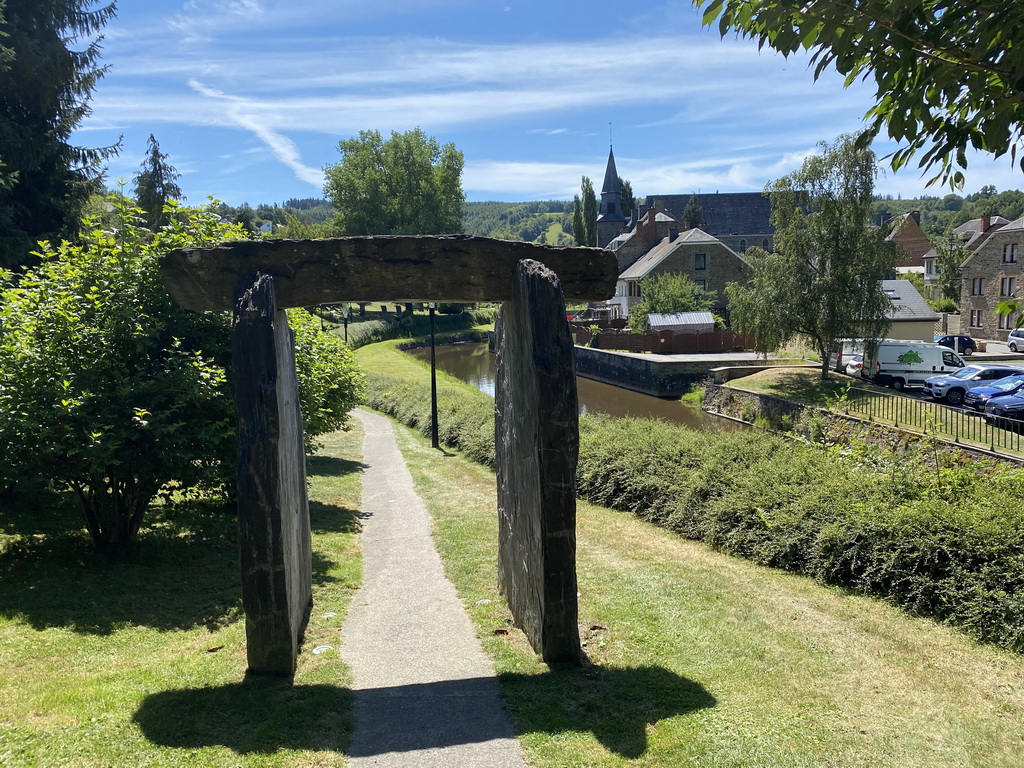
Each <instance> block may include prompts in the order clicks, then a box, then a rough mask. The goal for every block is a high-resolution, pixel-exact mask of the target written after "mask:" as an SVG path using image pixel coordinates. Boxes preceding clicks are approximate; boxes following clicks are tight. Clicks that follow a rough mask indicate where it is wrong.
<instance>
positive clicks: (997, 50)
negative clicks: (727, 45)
mask: <svg viewBox="0 0 1024 768" xmlns="http://www.w3.org/2000/svg"><path fill="white" fill-rule="evenodd" d="M693 4H694V5H695V6H697V7H704V9H705V10H704V23H705V24H708V25H710V24H712V23H714V22H715V20H716V19H717V21H718V28H719V31H720V32H721V34H722V35H723V36H724V35H725V34H726V33H727V32H728V31H729V30H734V31H736V32H737V33H739V34H741V35H743V36H745V37H749V38H752V39H754V40H756V41H757V43H758V45H759V46H761V47H763V46H768V47H769V48H773V49H775V50H776V51H780V52H781V53H783V54H786V55H789V54H792V53H795V52H797V51H800V50H807V51H811V52H812V55H811V63H812V64H813V65H814V77H815V78H817V77H819V76H820V75H821V73H822V72H824V71H825V70H827V69H830V68H834V69H835V70H836V71H837V72H839V73H840V74H842V75H845V76H846V85H847V86H849V85H850V84H852V83H853V82H855V81H856V80H860V79H868V78H873V79H874V81H875V87H876V94H875V95H876V99H877V103H876V104H875V106H874V107H872V108H871V109H870V110H869V111H868V114H867V117H868V118H869V119H870V120H871V126H870V130H869V131H868V132H866V133H865V134H863V137H862V146H863V144H865V143H866V142H867V141H869V140H870V139H871V138H873V137H874V136H875V135H877V134H878V133H880V132H881V131H882V130H883V129H884V130H885V131H886V132H887V133H888V135H889V136H890V137H892V138H893V139H895V140H896V141H898V142H901V143H904V144H905V146H903V147H901V148H900V149H899V150H897V151H896V152H895V153H893V155H892V167H893V168H894V169H898V168H901V167H902V166H904V165H906V164H907V163H908V162H909V161H910V160H911V158H913V157H914V155H915V154H917V153H918V152H921V151H923V155H922V156H921V158H920V161H919V165H920V166H921V167H922V168H925V169H932V168H937V169H938V173H937V174H936V176H935V177H934V178H933V179H932V181H935V180H936V179H940V178H941V179H942V180H944V181H949V182H951V183H953V184H954V185H956V184H960V183H962V181H963V173H962V169H963V168H966V166H967V156H966V151H967V149H968V148H972V147H973V148H975V149H980V150H984V151H987V152H991V153H993V154H995V155H996V156H1000V155H1003V154H1005V153H1007V152H1009V153H1010V155H1011V157H1012V158H1013V160H1014V162H1017V150H1018V148H1019V146H1020V141H1021V140H1022V139H1024V35H1022V32H1021V30H1024V3H1021V2H1020V0H906V1H905V2H892V0H693ZM1019 163H1020V167H1021V169H1022V170H1024V157H1021V158H1020V161H1019Z"/></svg>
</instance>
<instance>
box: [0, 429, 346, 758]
mask: <svg viewBox="0 0 1024 768" xmlns="http://www.w3.org/2000/svg"><path fill="white" fill-rule="evenodd" d="M358 429H359V427H358V423H357V425H356V428H355V429H353V431H352V432H349V433H337V434H335V435H331V436H329V437H328V438H327V440H326V443H327V445H326V448H325V450H324V453H323V454H322V455H321V456H319V457H317V458H314V459H313V460H312V463H311V466H310V478H311V481H312V488H311V505H310V508H311V515H312V522H313V528H314V542H313V546H314V564H313V565H314V576H313V578H314V608H313V613H312V616H311V619H310V625H309V628H308V630H307V634H306V642H305V645H304V647H303V652H302V655H301V657H300V660H299V671H298V674H297V675H296V679H295V686H294V687H289V686H287V685H285V684H283V683H281V682H280V681H275V680H254V681H249V682H247V683H246V684H245V685H242V682H243V678H244V672H245V667H246V661H245V645H244V641H245V629H244V623H243V622H242V621H240V586H239V581H238V554H237V545H236V543H235V542H236V535H235V534H236V523H235V517H234V515H233V514H230V513H226V512H225V511H224V510H223V509H222V508H217V507H212V506H207V507H204V506H202V505H191V506H189V507H186V508H179V509H176V510H174V512H173V520H165V519H162V518H161V515H160V510H156V511H154V512H153V513H151V518H150V523H149V527H148V528H147V529H146V530H145V531H144V533H143V537H142V539H141V541H140V542H139V545H138V547H137V550H136V552H135V554H134V556H133V558H132V559H131V560H130V561H129V562H121V563H108V562H106V561H103V560H101V559H98V558H97V557H96V556H95V555H93V553H92V551H91V546H90V544H89V542H88V540H87V539H86V537H85V536H84V535H83V534H81V533H72V534H68V533H67V532H66V531H68V530H73V529H74V528H77V527H78V526H80V525H81V523H80V522H79V521H78V519H77V514H78V513H76V512H75V510H73V509H69V510H64V511H61V510H47V511H46V517H45V518H40V517H38V515H39V510H36V509H23V510H19V509H12V508H7V509H5V510H4V513H3V514H2V515H0V669H3V670H4V674H3V676H2V677H0V765H3V766H5V768H6V767H7V766H10V768H18V767H20V766H65V765H67V766H76V768H77V767H78V766H112V765H124V766H139V765H146V766H211V765H216V766H227V765H232V766H235V765H238V766H326V765H340V764H343V763H344V757H343V756H342V751H343V749H344V747H345V745H346V744H347V738H348V737H347V733H348V730H349V727H350V715H349V710H348V699H349V692H348V689H347V688H346V687H345V683H346V682H347V677H346V675H347V673H346V671H345V669H344V667H342V666H341V664H340V661H339V660H338V657H337V650H336V649H337V646H338V640H339V638H338V633H339V628H340V626H341V622H342V620H343V618H344V612H345V608H346V607H347V605H348V602H349V600H350V598H351V595H352V594H353V592H354V590H355V589H356V587H357V586H358V583H359V581H360V579H361V566H360V560H359V545H358V537H357V534H356V531H357V528H358V523H357V517H356V510H357V509H358V505H359V498H360V475H359V472H358V471H357V467H358V465H357V464H355V463H353V461H354V460H355V459H353V460H347V459H342V458H336V457H340V456H341V455H343V454H344V455H347V456H352V457H357V456H358V452H359V446H360V445H361V432H359V431H358ZM19 511H23V512H24V513H25V515H24V516H21V515H19V514H18V513H19ZM33 517H35V518H36V520H40V519H42V521H43V522H42V523H41V525H42V526H43V527H42V528H40V527H39V526H40V524H39V523H36V522H34V521H33V520H32V518H33ZM327 612H335V613H336V614H337V615H336V616H334V617H327V616H325V613H327ZM318 645H331V646H333V647H334V648H335V650H333V651H330V652H328V653H324V654H320V655H313V654H312V649H313V648H315V647H317V646H318Z"/></svg>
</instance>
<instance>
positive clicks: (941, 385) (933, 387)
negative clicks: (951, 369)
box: [923, 363, 1024, 405]
mask: <svg viewBox="0 0 1024 768" xmlns="http://www.w3.org/2000/svg"><path fill="white" fill-rule="evenodd" d="M1015 373H1024V371H1022V370H1021V369H1020V368H1011V367H1009V366H1005V365H997V364H995V363H972V364H971V365H965V366H964V367H963V368H961V369H960V370H959V371H957V372H956V373H952V374H948V373H944V374H942V375H940V376H932V377H930V378H928V379H925V381H924V393H923V394H924V396H925V397H932V398H935V399H936V400H944V401H945V402H947V403H949V404H950V405H960V404H961V403H962V402H963V401H964V396H965V395H966V394H967V392H968V390H971V389H974V388H975V387H984V386H986V385H987V384H991V383H992V382H994V381H996V380H997V379H1002V378H1005V377H1007V376H1012V375H1013V374H1015Z"/></svg>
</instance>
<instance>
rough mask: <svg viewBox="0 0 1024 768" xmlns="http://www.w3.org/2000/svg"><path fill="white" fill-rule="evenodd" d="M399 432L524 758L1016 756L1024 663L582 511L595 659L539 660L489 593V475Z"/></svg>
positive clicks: (877, 606)
mask: <svg viewBox="0 0 1024 768" xmlns="http://www.w3.org/2000/svg"><path fill="white" fill-rule="evenodd" d="M396 434H397V436H398V439H399V444H400V447H401V449H402V451H403V453H404V455H405V457H406V461H407V462H408V464H409V466H410V469H411V471H412V473H413V477H414V479H415V482H416V485H417V488H418V490H419V493H420V494H421V496H422V497H423V498H424V500H425V501H426V503H427V506H428V508H429V509H430V512H431V515H432V516H433V519H434V523H435V529H434V531H435V540H436V541H437V544H438V546H439V549H440V550H441V553H442V557H443V558H444V562H445V567H446V569H447V573H448V575H449V577H450V578H451V579H452V580H453V582H454V583H455V585H456V587H457V589H458V591H459V595H460V597H461V598H462V600H463V602H464V603H465V604H466V605H467V607H468V610H469V612H470V615H471V616H472V618H473V621H474V622H475V624H476V627H477V631H478V633H479V635H480V637H481V639H482V641H483V643H484V645H485V648H486V649H487V651H488V652H489V653H490V654H491V656H492V658H493V659H494V661H495V665H496V668H497V671H498V674H499V679H500V680H501V683H502V690H503V693H504V696H505V698H506V702H507V705H508V709H509V711H510V712H511V714H512V716H513V719H514V721H515V726H516V729H517V731H518V732H519V734H520V736H521V741H522V743H523V745H524V748H525V749H526V750H527V753H528V757H529V761H530V763H531V765H534V766H542V767H547V766H616V765H627V764H634V763H635V764H642V765H649V766H679V765H687V766H709V767H711V766H713V767H715V768H719V767H721V766H758V767H759V768H769V767H775V766H778V767H782V766H786V767H789V766H793V767H794V768H795V767H796V766H899V767H900V768H913V767H915V766H921V767H922V768H924V767H925V766H928V767H931V766H938V765H943V766H945V765H961V766H978V767H979V768H981V766H985V767H986V768H989V767H994V766H1017V765H1020V754H1021V749H1022V748H1024V659H1021V657H1020V656H1017V655H1014V654H1011V653H1008V652H1005V651H1001V650H999V649H996V648H993V647H990V646H983V645H979V644H976V643H974V642H973V641H971V640H970V639H969V638H966V637H964V636H963V635H960V634H958V633H955V632H953V631H950V630H948V629H946V628H944V627H941V626H938V625H936V624H934V623H932V622H929V621H927V620H921V619H913V618H909V617H907V616H905V615H902V614H900V613H899V612H898V611H897V610H895V609H894V608H892V607H891V606H888V605H887V604H885V603H882V602H880V601H876V600H872V599H869V598H863V597H857V596H853V595H850V594H848V593H846V592H843V591H841V590H838V589H830V588H827V587H822V586H818V585H816V584H814V583H813V582H812V581H811V580H809V579H806V578H802V577H799V576H794V575H789V574H785V573H782V572H779V571H775V570H772V569H768V568H762V567H758V566H756V565H753V564H751V563H747V562H744V561H741V560H737V559H735V558H731V557H729V556H726V555H721V554H718V553H715V552H713V551H712V550H710V549H708V548H706V547H704V546H701V545H699V544H694V543H692V542H688V541H685V540H683V539H680V538H679V537H677V536H675V535H673V534H671V533H669V532H667V531H664V530H662V529H660V528H658V527H655V526H653V525H650V524H647V523H644V522H643V521H640V520H637V519H635V518H634V517H632V516H630V515H626V514H622V513H616V512H612V511H609V510H606V509H602V508H599V507H594V506H590V505H586V504H581V505H580V510H579V520H578V525H577V530H578V573H579V585H580V586H579V591H580V629H581V633H582V636H583V638H584V642H585V650H586V653H587V655H588V657H589V663H587V664H585V665H583V666H581V667H579V668H572V669H558V670H551V669H548V668H547V667H546V666H545V665H543V664H542V663H540V662H539V661H538V660H537V657H536V656H535V654H534V653H533V652H532V650H531V649H530V648H529V647H528V645H527V644H526V641H525V639H524V637H523V635H522V634H521V633H519V632H518V631H517V630H515V629H511V619H510V616H509V614H508V611H507V609H506V608H505V607H504V603H503V602H502V600H501V598H500V596H499V595H498V594H497V590H496V558H497V553H496V540H497V533H496V511H495V487H494V476H493V474H492V473H491V472H490V471H488V470H486V469H485V468H482V467H480V466H478V465H476V464H472V463H470V462H467V461H465V460H463V459H462V458H460V457H451V456H446V455H444V454H441V453H439V452H437V451H432V450H431V449H430V448H429V444H428V443H427V441H426V440H425V439H424V438H422V437H421V436H420V435H418V434H417V433H415V432H413V431H412V430H408V429H405V428H401V427H398V428H396ZM506 630H508V634H503V632H505V631H506ZM496 632H497V633H496Z"/></svg>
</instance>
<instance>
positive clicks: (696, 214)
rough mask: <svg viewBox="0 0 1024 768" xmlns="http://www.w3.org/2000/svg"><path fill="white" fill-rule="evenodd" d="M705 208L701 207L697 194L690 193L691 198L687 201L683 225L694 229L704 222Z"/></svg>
mask: <svg viewBox="0 0 1024 768" xmlns="http://www.w3.org/2000/svg"><path fill="white" fill-rule="evenodd" d="M703 217H704V209H703V208H701V207H700V203H699V202H698V201H697V195H690V199H689V200H688V201H687V202H686V208H684V209H683V226H685V227H686V228H687V229H694V228H696V227H699V226H700V225H701V224H703V223H704V221H703Z"/></svg>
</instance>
